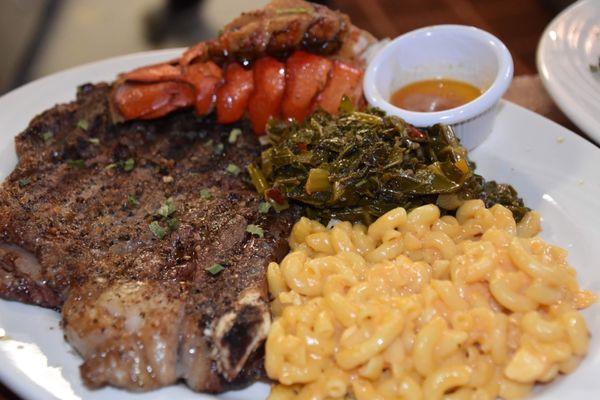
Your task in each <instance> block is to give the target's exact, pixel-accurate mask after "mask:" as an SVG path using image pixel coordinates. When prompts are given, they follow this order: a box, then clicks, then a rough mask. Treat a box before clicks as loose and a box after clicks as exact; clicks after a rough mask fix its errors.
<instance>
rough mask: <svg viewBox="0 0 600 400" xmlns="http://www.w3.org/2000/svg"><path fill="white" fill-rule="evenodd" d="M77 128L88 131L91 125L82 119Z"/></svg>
mask: <svg viewBox="0 0 600 400" xmlns="http://www.w3.org/2000/svg"><path fill="white" fill-rule="evenodd" d="M77 127H78V128H80V129H83V130H84V131H87V130H88V129H89V127H90V123H89V122H87V121H86V120H85V119H80V120H79V122H77Z"/></svg>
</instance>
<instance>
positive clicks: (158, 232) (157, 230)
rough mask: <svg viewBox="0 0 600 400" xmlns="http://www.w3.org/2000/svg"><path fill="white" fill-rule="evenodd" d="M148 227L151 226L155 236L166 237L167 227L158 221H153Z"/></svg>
mask: <svg viewBox="0 0 600 400" xmlns="http://www.w3.org/2000/svg"><path fill="white" fill-rule="evenodd" d="M148 227H149V228H150V230H151V231H152V233H153V234H154V236H156V237H157V238H159V239H162V238H164V237H165V235H166V234H167V232H166V231H165V229H164V228H163V227H162V226H160V224H159V223H158V221H152V222H151V223H150V225H149V226H148Z"/></svg>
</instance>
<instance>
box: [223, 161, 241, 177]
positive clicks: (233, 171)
mask: <svg viewBox="0 0 600 400" xmlns="http://www.w3.org/2000/svg"><path fill="white" fill-rule="evenodd" d="M225 170H226V171H227V172H229V173H230V174H231V175H234V176H238V175H239V174H240V167H238V166H237V165H235V164H229V165H228V166H227V168H226V169H225Z"/></svg>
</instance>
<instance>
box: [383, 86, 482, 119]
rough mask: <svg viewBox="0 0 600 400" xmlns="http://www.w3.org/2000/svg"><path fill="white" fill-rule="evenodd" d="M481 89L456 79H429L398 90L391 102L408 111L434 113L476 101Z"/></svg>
mask: <svg viewBox="0 0 600 400" xmlns="http://www.w3.org/2000/svg"><path fill="white" fill-rule="evenodd" d="M481 93H482V92H481V89H479V88H477V87H476V86H473V85H471V84H470V83H467V82H463V81H458V80H454V79H447V78H440V79H427V80H422V81H417V82H413V83H410V84H408V85H406V86H403V87H401V88H400V89H398V90H396V91H395V92H394V93H393V94H392V97H391V99H390V102H391V103H392V104H393V105H395V106H396V107H400V108H402V109H404V110H408V111H418V112H434V111H443V110H449V109H451V108H455V107H459V106H462V105H464V104H467V103H468V102H470V101H472V100H475V99H476V98H477V97H479V96H480V95H481Z"/></svg>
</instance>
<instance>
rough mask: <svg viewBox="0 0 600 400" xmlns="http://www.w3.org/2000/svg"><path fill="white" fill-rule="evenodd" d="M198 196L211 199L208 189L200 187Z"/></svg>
mask: <svg viewBox="0 0 600 400" xmlns="http://www.w3.org/2000/svg"><path fill="white" fill-rule="evenodd" d="M200 197H201V198H203V199H204V200H210V199H212V193H211V192H210V190H209V189H202V190H201V191H200Z"/></svg>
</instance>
